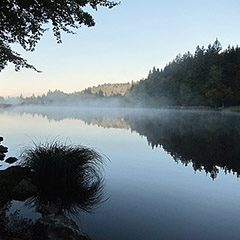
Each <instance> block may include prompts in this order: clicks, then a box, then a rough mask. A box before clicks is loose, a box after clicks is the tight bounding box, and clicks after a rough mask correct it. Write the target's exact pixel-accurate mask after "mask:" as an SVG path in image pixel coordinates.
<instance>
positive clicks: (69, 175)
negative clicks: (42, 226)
mask: <svg viewBox="0 0 240 240" xmlns="http://www.w3.org/2000/svg"><path fill="white" fill-rule="evenodd" d="M20 164H21V166H23V167H28V168H30V169H31V171H32V173H33V177H32V180H33V184H35V185H36V186H37V187H38V189H39V191H38V193H37V194H36V195H35V196H33V197H32V198H30V199H29V200H28V204H30V205H34V206H35V207H36V208H37V209H39V208H41V206H50V207H52V206H54V207H55V208H57V209H58V211H59V212H68V213H70V214H74V213H76V212H77V211H78V210H79V209H82V210H85V211H88V212H90V211H91V210H92V208H93V207H94V206H95V205H96V204H97V203H99V202H101V199H102V195H103V186H104V178H103V157H102V156H101V155H100V154H99V153H97V152H96V151H95V150H93V149H90V148H87V147H84V146H72V145H65V144H61V143H59V142H53V143H39V144H34V145H33V146H32V147H30V148H27V149H25V150H24V151H23V153H22V155H21V161H20Z"/></svg>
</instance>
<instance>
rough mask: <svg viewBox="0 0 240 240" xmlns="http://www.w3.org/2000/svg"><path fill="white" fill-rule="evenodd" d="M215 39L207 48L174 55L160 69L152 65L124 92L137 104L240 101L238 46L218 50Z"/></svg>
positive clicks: (213, 104)
mask: <svg viewBox="0 0 240 240" xmlns="http://www.w3.org/2000/svg"><path fill="white" fill-rule="evenodd" d="M221 50H222V48H221V44H220V42H219V41H218V40H216V41H215V42H214V43H213V45H211V44H210V45H209V46H208V48H204V47H201V48H200V47H199V46H197V48H196V51H195V53H194V54H191V53H190V52H187V53H186V54H184V55H180V54H179V55H177V57H176V58H175V59H174V60H173V61H172V62H171V63H169V64H168V65H166V67H165V68H164V69H162V70H159V69H156V68H155V67H154V68H153V70H152V71H150V72H149V75H148V77H147V78H146V79H143V80H141V81H139V82H137V83H135V84H134V85H133V86H132V87H131V88H130V89H129V90H128V92H127V93H126V97H127V101H128V102H129V103H130V104H132V105H134V106H136V104H138V105H139V106H144V107H166V106H172V105H174V106H216V107H219V106H222V107H223V106H224V105H225V103H226V105H236V104H239V103H240V48H239V47H238V46H237V47H236V48H234V47H232V48H231V47H229V48H228V49H227V50H225V51H221Z"/></svg>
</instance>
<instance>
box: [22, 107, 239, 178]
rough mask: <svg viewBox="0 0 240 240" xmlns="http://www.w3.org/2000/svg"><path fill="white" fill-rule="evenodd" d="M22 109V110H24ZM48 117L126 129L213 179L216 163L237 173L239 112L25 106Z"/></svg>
mask: <svg viewBox="0 0 240 240" xmlns="http://www.w3.org/2000/svg"><path fill="white" fill-rule="evenodd" d="M25 111H26V110H25ZM25 111H23V112H25ZM27 112H30V113H32V114H39V115H42V116H44V117H46V118H48V119H49V121H53V120H54V121H60V120H61V119H65V118H74V119H79V120H82V121H84V122H85V123H86V124H88V125H97V126H101V127H104V128H122V129H130V130H131V131H135V132H137V133H139V134H140V135H141V136H145V137H146V138H147V141H148V144H149V145H150V146H151V147H152V148H157V147H162V148H163V149H164V150H165V151H166V152H168V153H169V154H170V155H171V156H172V157H173V159H174V160H175V161H176V162H177V163H178V162H181V163H183V164H184V165H188V164H192V167H193V169H194V171H198V170H199V171H201V170H204V171H205V172H206V173H210V175H211V177H212V178H213V179H214V178H216V177H217V175H218V172H219V170H218V167H220V168H222V169H223V170H224V171H225V173H228V172H234V173H237V176H239V175H240V162H239V154H240V148H239V142H240V115H239V114H233V113H226V112H225V113H224V112H211V111H182V110H169V111H168V110H140V109H130V110H129V109H128V110H126V109H118V110H116V109H105V110H103V109H92V110H91V109H90V110H89V109H88V110H86V109H77V110H76V109H74V108H73V109H71V108H70V109H67V110H66V111H64V110H62V109H60V108H59V109H58V108H55V109H51V108H49V109H44V108H42V109H40V110H39V109H38V110H37V111H36V110H35V109H30V110H27Z"/></svg>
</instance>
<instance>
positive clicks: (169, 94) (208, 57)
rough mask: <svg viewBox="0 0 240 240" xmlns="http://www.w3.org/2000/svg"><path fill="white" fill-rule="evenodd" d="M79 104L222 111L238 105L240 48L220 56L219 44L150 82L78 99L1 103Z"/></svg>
mask: <svg viewBox="0 0 240 240" xmlns="http://www.w3.org/2000/svg"><path fill="white" fill-rule="evenodd" d="M58 103H60V104H63V103H64V104H72V103H74V104H78V105H82V106H98V107H101V106H112V107H114V106H115V107H147V108H169V107H170V108H175V107H185V108H188V107H192V108H194V107H196V108H199V107H201V108H218V109H219V108H220V109H223V108H224V107H225V106H226V107H229V106H238V105H240V48H239V47H238V46H236V47H230V45H229V47H228V48H227V49H226V50H222V47H221V43H220V42H219V41H218V40H217V39H216V41H215V42H214V43H213V44H212V45H211V44H209V45H208V47H207V48H205V47H204V46H202V47H199V46H197V47H196V50H195V53H194V54H192V53H190V52H189V51H188V52H187V53H185V54H183V55H181V54H179V55H177V56H176V58H175V59H174V60H173V61H171V62H170V63H169V64H167V65H166V66H165V67H164V68H163V69H161V70H159V68H156V67H153V69H152V70H150V71H149V74H148V76H147V78H145V79H142V80H140V81H137V82H133V81H132V82H131V83H108V84H102V85H98V86H95V87H89V88H86V89H84V90H82V91H76V92H74V93H69V94H67V93H64V92H62V91H59V90H55V91H51V90H49V91H48V92H47V93H46V94H43V95H41V96H34V95H32V96H31V97H23V96H20V97H18V98H14V99H13V98H8V99H6V101H4V100H3V99H0V104H20V105H21V104H58Z"/></svg>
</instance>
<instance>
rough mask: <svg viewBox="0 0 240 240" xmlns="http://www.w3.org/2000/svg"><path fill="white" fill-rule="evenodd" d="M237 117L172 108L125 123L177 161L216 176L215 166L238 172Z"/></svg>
mask: <svg viewBox="0 0 240 240" xmlns="http://www.w3.org/2000/svg"><path fill="white" fill-rule="evenodd" d="M239 118H240V116H237V115H234V116H233V115H227V114H221V113H218V112H216V113H212V112H184V111H172V112H165V114H158V115H154V116H145V117H144V118H138V119H131V118H129V121H127V123H128V124H129V125H130V126H131V128H132V129H133V130H135V131H137V132H138V133H140V134H141V135H144V136H146V137H147V139H148V142H149V144H150V145H151V146H152V148H154V147H158V146H162V147H163V148H164V149H165V150H166V151H167V152H168V153H169V154H171V155H172V156H173V158H174V160H175V161H176V162H182V163H183V164H185V165H188V164H189V163H192V164H193V165H192V166H193V168H194V170H195V171H196V170H205V171H206V172H207V173H210V174H211V176H212V178H215V177H216V176H217V173H218V169H217V167H221V168H223V169H224V171H225V172H226V173H227V172H231V171H233V172H236V173H237V174H238V175H239V174H240V162H239V155H240V148H239V142H240V122H239V120H240V119H239Z"/></svg>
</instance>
